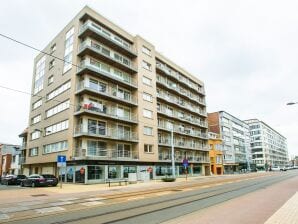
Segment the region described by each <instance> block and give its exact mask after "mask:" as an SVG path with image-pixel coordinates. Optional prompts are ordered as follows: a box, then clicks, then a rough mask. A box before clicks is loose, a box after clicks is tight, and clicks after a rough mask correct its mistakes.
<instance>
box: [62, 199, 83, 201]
mask: <svg viewBox="0 0 298 224" xmlns="http://www.w3.org/2000/svg"><path fill="white" fill-rule="evenodd" d="M78 199H79V198H61V199H59V200H60V201H75V200H78Z"/></svg>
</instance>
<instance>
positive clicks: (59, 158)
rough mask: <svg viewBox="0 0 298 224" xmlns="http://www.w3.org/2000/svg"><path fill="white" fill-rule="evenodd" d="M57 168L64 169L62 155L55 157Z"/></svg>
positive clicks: (64, 163) (64, 160) (64, 158)
mask: <svg viewBox="0 0 298 224" xmlns="http://www.w3.org/2000/svg"><path fill="white" fill-rule="evenodd" d="M57 166H58V167H66V156H64V155H58V156H57Z"/></svg>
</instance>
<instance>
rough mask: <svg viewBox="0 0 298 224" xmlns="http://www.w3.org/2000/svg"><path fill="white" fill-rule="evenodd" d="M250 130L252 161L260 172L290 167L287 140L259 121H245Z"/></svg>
mask: <svg viewBox="0 0 298 224" xmlns="http://www.w3.org/2000/svg"><path fill="white" fill-rule="evenodd" d="M245 122H246V123H247V124H248V125H249V129H250V144H251V151H252V161H253V163H254V164H255V165H256V167H257V169H258V170H268V169H270V167H273V166H279V167H281V168H282V167H284V166H286V165H288V160H289V158H288V149H287V142H286V141H287V139H286V138H285V137H284V136H282V135H281V134H280V133H278V132H277V131H275V130H274V129H273V128H271V127H270V126H269V125H267V124H266V123H264V122H263V121H260V120H258V119H249V120H246V121H245Z"/></svg>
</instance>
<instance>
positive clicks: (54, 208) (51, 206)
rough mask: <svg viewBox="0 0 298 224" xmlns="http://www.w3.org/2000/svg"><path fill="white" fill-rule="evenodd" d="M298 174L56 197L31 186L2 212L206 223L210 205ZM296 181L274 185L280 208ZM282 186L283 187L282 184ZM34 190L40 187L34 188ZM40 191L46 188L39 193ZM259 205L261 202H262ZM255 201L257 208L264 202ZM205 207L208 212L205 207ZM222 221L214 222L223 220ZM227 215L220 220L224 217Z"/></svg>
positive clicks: (43, 219)
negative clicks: (20, 198) (286, 187)
mask: <svg viewBox="0 0 298 224" xmlns="http://www.w3.org/2000/svg"><path fill="white" fill-rule="evenodd" d="M297 174H298V170H291V171H287V172H270V173H269V172H268V173H254V174H242V175H230V176H217V177H205V178H197V179H195V178H194V179H192V180H190V181H187V182H186V181H180V182H176V183H163V182H150V183H144V184H137V185H130V186H128V187H125V186H123V187H112V188H109V189H107V188H102V189H101V190H98V191H90V192H85V194H83V193H81V194H73V193H72V194H69V193H68V194H60V195H58V196H59V197H56V198H55V196H54V195H53V197H52V196H50V197H48V198H47V199H42V198H43V197H47V196H49V195H50V194H49V192H48V193H47V194H43V193H44V192H45V191H46V190H47V188H36V189H31V188H26V190H24V191H23V190H22V192H28V193H29V192H30V194H31V198H30V200H28V199H29V196H28V197H27V198H26V199H24V200H23V201H20V202H14V203H7V202H6V203H4V204H3V203H1V205H0V212H1V214H0V218H1V221H2V222H7V223H161V222H169V223H179V222H183V223H195V221H194V220H197V221H198V222H199V221H201V220H205V221H204V223H209V222H210V220H209V221H208V217H209V218H212V217H213V216H212V215H210V213H208V211H209V210H210V211H212V212H213V213H215V211H213V210H214V208H216V207H217V206H223V205H225V204H226V203H231V202H232V201H233V200H238V198H241V197H246V196H243V195H252V194H257V193H258V192H260V191H262V190H264V189H269V188H273V187H274V186H278V185H279V184H284V183H287V182H289V181H292V182H293V181H294V182H295V183H297V182H298V179H297ZM293 186H295V187H294V188H288V189H285V188H283V192H287V193H286V195H283V194H278V193H277V192H274V191H273V192H274V195H276V196H275V197H276V198H279V196H281V200H280V201H279V203H275V206H276V207H277V208H279V207H281V205H282V204H283V203H284V202H285V201H286V200H287V199H288V198H289V197H290V196H291V195H293V194H294V193H295V192H296V191H297V187H296V186H297V184H296V185H293ZM4 187H5V186H4ZM82 187H84V186H82ZM87 187H88V186H86V188H87ZM1 189H3V188H1ZM37 189H40V190H37ZM52 189H53V190H56V189H54V188H52ZM52 189H51V188H49V190H52ZM276 190H278V191H280V188H277V189H275V191H276ZM3 191H6V190H3ZM15 191H19V189H15ZM33 191H35V192H36V193H35V194H32V193H33ZM7 192H8V191H7ZM9 192H12V191H11V190H10V191H9ZM252 192H253V193H252ZM38 193H40V194H39V195H38ZM32 195H35V196H34V197H35V198H36V199H35V200H33V199H32ZM262 195H265V194H261V195H259V197H258V198H262ZM231 199H232V200H231ZM269 199H270V198H269ZM269 199H268V198H266V200H265V199H264V201H263V203H262V206H266V208H270V205H271V207H272V203H271V201H270V200H269ZM259 205H261V204H260V203H259ZM237 206H239V204H238V205H237ZM241 206H244V207H245V208H246V207H248V208H250V207H252V206H249V204H247V203H242V204H241ZM253 207H256V208H257V207H258V204H256V205H254V206H253ZM236 208H237V207H236ZM228 209H229V208H224V209H219V210H218V208H217V210H216V214H217V213H226V212H227V211H229V210H228ZM274 209H276V208H272V209H271V210H270V209H269V210H268V209H263V210H264V211H265V213H266V211H267V213H266V215H265V216H261V217H260V216H257V217H259V220H257V219H255V220H254V222H253V223H264V218H265V220H266V219H267V218H268V217H270V216H271V215H272V214H273V211H274ZM201 211H202V212H203V213H200V212H201ZM245 211H249V212H248V213H247V216H252V217H255V216H253V214H250V213H251V212H254V211H252V210H249V209H246V210H245ZM198 212H199V214H198ZM204 212H205V213H204ZM229 212H230V213H229V214H233V215H232V216H231V217H235V218H236V220H237V221H238V222H236V221H235V222H233V221H231V222H226V223H239V217H240V218H241V216H242V215H243V214H242V213H233V212H232V211H229ZM188 214H190V215H188ZM204 214H209V215H204ZM185 215H186V216H185ZM194 217H200V218H194ZM216 217H220V216H216ZM237 217H238V219H237ZM213 218H214V217H213ZM219 219H220V218H219ZM182 220H183V221H182ZM248 220H249V219H248ZM260 220H262V222H261V221H260ZM218 221H219V220H217V222H213V223H218ZM221 221H222V220H221ZM221 221H220V223H223V222H221ZM211 223H212V222H211ZM247 223H249V222H247ZM250 223H251V222H250Z"/></svg>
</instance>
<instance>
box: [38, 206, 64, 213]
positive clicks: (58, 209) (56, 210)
mask: <svg viewBox="0 0 298 224" xmlns="http://www.w3.org/2000/svg"><path fill="white" fill-rule="evenodd" d="M64 210H65V209H64V208H61V207H49V208H40V209H35V211H36V212H37V213H40V214H44V213H50V212H60V211H64Z"/></svg>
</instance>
